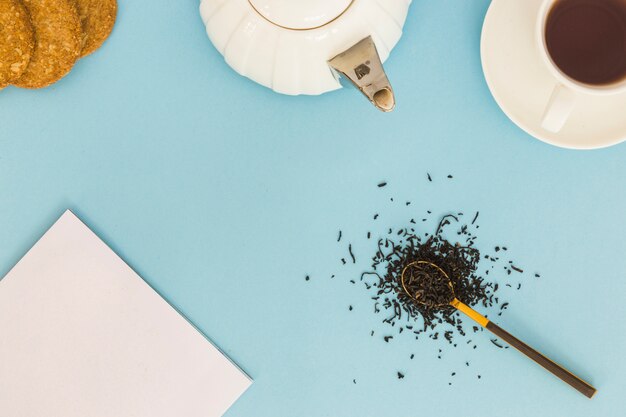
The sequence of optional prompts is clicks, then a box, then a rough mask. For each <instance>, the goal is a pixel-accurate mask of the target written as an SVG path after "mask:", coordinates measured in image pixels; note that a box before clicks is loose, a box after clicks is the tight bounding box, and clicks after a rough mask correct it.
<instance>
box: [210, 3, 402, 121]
mask: <svg viewBox="0 0 626 417" xmlns="http://www.w3.org/2000/svg"><path fill="white" fill-rule="evenodd" d="M410 4H411V0H202V2H201V4H200V13H201V15H202V19H203V21H204V24H205V25H206V28H207V33H208V35H209V38H210V39H211V41H212V42H213V44H214V45H215V47H216V48H217V49H218V50H219V51H220V53H221V54H222V55H224V58H225V60H226V62H227V63H228V65H230V66H231V67H232V68H233V69H234V70H235V71H237V72H238V73H240V74H242V75H244V76H246V77H248V78H250V79H252V80H253V81H255V82H257V83H259V84H262V85H264V86H266V87H269V88H271V89H273V90H274V91H276V92H279V93H283V94H292V95H296V94H312V95H316V94H322V93H325V92H327V91H331V90H336V89H338V88H340V87H341V84H340V82H339V75H340V74H341V75H344V76H345V77H346V78H348V79H349V80H350V81H351V82H352V83H353V84H354V85H355V86H357V87H358V88H359V89H360V90H361V91H362V92H363V94H365V96H366V97H367V98H368V99H369V100H370V101H371V102H372V103H373V104H374V105H375V106H376V107H377V108H379V109H380V110H383V111H390V110H392V109H393V107H394V105H395V99H394V96H393V90H392V88H391V85H390V84H389V81H388V79H387V76H386V75H385V72H384V70H383V66H382V63H383V62H384V61H385V60H386V59H387V57H388V56H389V53H390V52H391V50H392V49H393V47H394V46H395V45H396V43H397V42H398V40H399V39H400V36H401V35H402V27H403V26H404V22H405V20H406V16H407V12H408V9H409V5H410Z"/></svg>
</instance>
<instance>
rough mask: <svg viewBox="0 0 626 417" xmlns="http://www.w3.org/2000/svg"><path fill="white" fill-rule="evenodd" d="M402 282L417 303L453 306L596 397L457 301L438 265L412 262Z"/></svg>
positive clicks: (571, 376)
mask: <svg viewBox="0 0 626 417" xmlns="http://www.w3.org/2000/svg"><path fill="white" fill-rule="evenodd" d="M401 281H402V288H403V289H404V291H405V292H406V293H407V295H408V296H409V297H411V298H412V299H413V300H415V302H417V303H420V304H422V305H425V306H427V307H430V308H441V307H444V306H448V305H451V306H452V307H454V308H456V309H457V310H459V311H460V312H462V313H464V314H465V315H467V316H468V317H469V318H471V319H472V320H474V321H475V322H476V323H478V324H480V325H481V326H482V327H484V328H486V329H487V330H489V331H491V332H492V333H493V334H495V335H496V336H498V337H499V338H500V339H502V340H504V341H506V342H507V343H508V344H510V345H511V346H513V347H514V348H515V349H517V350H519V351H520V352H522V353H523V354H524V355H526V356H528V357H529V358H530V359H532V360H533V361H535V362H537V363H538V364H539V365H541V366H543V367H544V368H545V369H546V370H548V371H550V372H552V374H554V375H555V376H556V377H558V378H560V379H561V380H562V381H564V382H566V383H567V384H569V385H570V386H572V387H573V388H574V389H576V390H578V391H579V392H580V393H581V394H583V395H585V396H586V397H587V398H591V397H593V396H594V394H595V393H596V389H595V388H594V387H592V386H591V385H589V384H588V383H586V382H585V381H583V380H582V379H580V378H578V377H577V376H576V375H574V374H573V373H571V372H570V371H568V370H567V369H565V368H563V367H562V366H560V365H558V364H556V363H555V362H553V361H551V360H550V359H548V358H547V357H545V356H543V355H542V354H541V353H539V352H537V351H536V350H535V349H533V348H531V347H530V346H528V345H527V344H526V343H524V342H522V341H521V340H519V339H517V338H516V337H515V336H512V335H511V334H510V333H508V332H507V331H505V330H504V329H502V328H501V327H500V326H498V325H496V324H495V323H494V322H492V321H490V320H488V319H487V318H486V317H484V316H483V315H481V314H480V313H478V312H477V311H475V310H474V309H473V308H471V307H469V306H468V305H466V304H464V303H462V302H461V301H460V300H459V299H458V298H456V295H455V293H454V286H453V285H452V281H450V277H449V276H448V274H446V272H445V271H444V270H443V269H441V268H440V267H439V266H437V265H436V264H434V263H431V262H427V261H415V262H411V263H410V264H408V265H407V266H406V267H404V269H403V270H402V276H401ZM427 290H428V291H427Z"/></svg>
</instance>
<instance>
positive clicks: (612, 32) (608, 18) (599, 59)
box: [536, 0, 626, 132]
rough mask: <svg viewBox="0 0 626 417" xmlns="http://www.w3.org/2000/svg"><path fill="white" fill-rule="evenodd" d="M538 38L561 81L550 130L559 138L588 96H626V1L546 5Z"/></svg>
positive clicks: (545, 122) (549, 110)
mask: <svg viewBox="0 0 626 417" xmlns="http://www.w3.org/2000/svg"><path fill="white" fill-rule="evenodd" d="M536 37H537V43H538V45H539V50H540V53H541V56H542V58H543V60H544V62H545V64H546V66H547V67H548V69H549V70H550V72H551V73H552V74H553V76H554V77H555V79H556V85H555V87H554V90H553V92H552V95H551V97H550V99H549V101H548V103H547V106H546V109H545V111H544V114H543V118H542V122H541V124H542V127H543V128H544V129H546V130H548V131H550V132H559V131H560V130H561V129H562V128H563V126H564V125H565V123H566V122H567V120H568V119H569V117H570V115H571V113H572V110H573V109H574V107H575V105H576V102H577V101H578V100H585V95H612V94H618V93H622V92H626V0H544V2H543V4H542V5H541V8H540V9H539V15H538V18H537V30H536ZM615 110H616V111H623V109H615Z"/></svg>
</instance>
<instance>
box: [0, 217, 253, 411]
mask: <svg viewBox="0 0 626 417" xmlns="http://www.w3.org/2000/svg"><path fill="white" fill-rule="evenodd" d="M250 383H251V381H250V378H248V377H247V376H246V375H245V374H244V373H243V372H242V371H241V370H239V369H238V368H237V367H236V366H235V365H234V364H233V363H232V362H230V360H229V359H228V358H226V357H225V356H224V355H223V354H222V353H221V352H220V351H219V350H218V349H217V348H215V347H214V346H213V345H212V344H211V343H210V342H209V341H208V340H207V339H206V338H205V337H204V336H203V335H202V334H201V333H200V332H199V331H198V330H196V329H195V328H194V327H193V326H192V325H191V324H190V323H189V322H188V321H187V320H186V319H185V318H184V317H182V316H181V315H180V314H179V313H178V312H177V311H176V310H175V309H174V308H173V307H171V306H170V305H169V304H168V303H167V302H166V301H165V300H163V298H161V297H160V296H159V295H158V294H157V293H156V292H155V291H154V290H153V289H152V288H151V287H150V286H149V285H148V284H146V283H145V282H144V281H143V280H142V279H141V278H140V277H139V276H138V275H137V274H136V273H135V272H134V271H133V270H132V269H131V268H130V267H129V266H128V265H126V264H125V263H124V261H122V260H121V259H120V258H119V257H118V256H117V255H116V254H115V253H114V252H113V251H112V250H111V249H110V248H109V247H107V246H106V245H105V244H104V243H103V242H102V241H101V240H100V239H98V237H97V236H96V235H95V234H94V233H93V232H91V230H89V228H87V226H85V225H84V224H83V223H82V222H81V221H80V220H79V219H78V218H77V217H76V216H74V215H73V214H72V213H71V212H69V211H67V212H66V213H65V214H64V215H63V216H62V217H61V218H60V219H59V220H58V221H57V222H56V223H55V224H54V226H52V228H51V229H50V230H49V231H48V232H47V233H46V234H45V235H44V236H43V237H42V238H41V240H40V241H39V242H37V244H36V245H35V246H34V247H33V248H32V249H31V250H30V251H29V252H28V253H27V254H26V255H25V256H24V258H22V260H21V261H20V262H19V263H18V264H17V265H16V266H15V267H14V268H13V269H12V270H11V271H10V272H9V273H8V274H7V275H6V277H5V278H4V279H2V280H1V281H0V416H2V417H218V416H221V415H222V414H223V413H224V412H225V411H226V410H227V409H228V408H229V407H230V406H231V405H232V403H233V402H234V401H235V400H236V399H237V398H238V397H239V396H240V395H241V394H242V393H243V392H244V391H245V390H246V388H247V387H248V386H249V385H250Z"/></svg>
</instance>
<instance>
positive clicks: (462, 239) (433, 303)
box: [306, 174, 539, 385]
mask: <svg viewBox="0 0 626 417" xmlns="http://www.w3.org/2000/svg"><path fill="white" fill-rule="evenodd" d="M453 178H454V177H453V176H452V175H448V176H447V180H448V181H450V180H453ZM427 180H428V182H429V183H432V182H433V180H434V178H433V177H432V176H431V175H430V174H427ZM386 186H387V182H386V181H383V182H380V183H378V184H377V187H378V188H379V189H384V188H386ZM389 201H390V202H391V203H394V198H390V199H389ZM395 203H398V204H402V205H403V206H406V207H407V210H408V207H409V206H410V205H411V202H410V201H406V200H399V201H398V200H397V199H396V201H395ZM411 211H412V212H413V210H411ZM426 213H427V214H424V215H423V216H420V217H416V218H417V219H418V220H421V221H420V222H419V223H418V222H417V221H416V220H415V218H413V219H410V220H409V221H408V222H406V225H407V226H406V227H402V228H399V229H397V228H386V229H384V232H383V233H382V236H381V237H379V238H378V239H377V240H376V236H375V233H372V232H371V231H368V232H367V233H366V234H365V237H366V238H367V240H368V241H371V242H372V243H374V249H373V250H374V254H373V256H372V257H371V263H370V265H369V267H368V268H367V270H366V271H365V272H363V273H362V274H361V275H360V277H358V276H357V277H354V276H353V275H352V278H350V279H349V282H350V283H351V284H352V285H355V286H360V285H363V286H364V287H365V289H366V290H367V291H368V292H369V293H370V298H371V300H372V302H373V311H374V313H376V314H378V315H381V316H383V318H382V321H383V323H385V324H387V325H388V326H390V327H389V328H388V330H387V331H383V332H380V331H376V332H375V331H374V330H371V332H370V336H372V337H374V336H375V334H376V335H377V336H378V337H380V338H381V339H382V340H383V341H384V342H385V343H392V342H393V340H394V337H399V336H401V337H406V336H411V337H414V338H415V339H421V338H428V339H431V340H433V341H441V342H442V343H444V345H446V346H450V347H454V348H456V347H457V346H460V347H463V346H468V347H469V348H470V349H472V350H473V349H476V348H477V346H478V344H479V343H478V338H476V340H473V338H472V335H473V334H474V333H477V332H481V331H483V329H482V328H481V327H480V326H479V325H477V324H476V323H474V322H473V321H472V320H471V319H469V318H467V317H465V316H464V315H462V314H461V313H460V312H458V311H457V310H456V309H455V308H454V307H452V306H451V305H449V303H450V301H452V298H453V297H456V298H457V299H459V300H460V301H461V302H463V303H465V304H467V305H469V306H471V307H476V309H477V310H478V311H479V312H480V313H481V314H483V315H484V316H485V317H489V314H492V315H496V314H497V315H498V316H501V315H502V313H503V312H504V311H505V310H506V309H507V308H508V306H509V302H507V301H503V300H501V299H500V298H504V297H505V296H507V295H509V294H510V291H513V290H520V289H521V288H522V283H521V280H518V277H521V276H522V275H523V273H524V271H523V269H522V268H520V267H519V266H517V265H516V264H514V262H513V261H512V260H507V259H505V258H506V254H507V253H508V249H507V247H506V246H502V245H498V246H495V247H493V250H492V251H487V250H483V252H482V253H481V251H479V249H478V248H477V247H476V240H477V237H476V235H475V233H476V232H477V230H478V229H479V227H480V226H479V225H478V224H477V220H478V217H479V213H478V212H476V213H475V214H473V215H472V216H471V217H469V219H471V221H468V222H464V221H463V219H464V214H463V213H462V212H455V213H453V214H448V215H445V216H443V217H442V218H440V219H438V220H439V221H438V223H437V226H436V227H434V228H430V229H424V227H423V226H425V225H427V224H430V222H429V219H430V217H431V216H432V215H433V214H432V212H431V211H430V210H428V211H427V212H426ZM372 220H373V221H374V222H377V223H380V221H381V217H380V214H379V213H376V214H374V215H373V217H372ZM418 224H419V226H418ZM420 226H422V227H420ZM378 229H379V228H378ZM433 229H434V230H433ZM336 241H337V242H338V244H340V245H342V246H343V245H345V249H344V250H345V252H344V255H343V256H342V257H341V258H340V264H341V266H342V267H349V266H351V265H353V264H357V253H356V252H355V250H354V248H353V245H352V243H351V242H350V241H349V236H346V234H345V233H343V232H342V231H339V232H338V234H337V235H336ZM488 252H490V253H488ZM415 265H419V268H417V267H415ZM403 272H404V280H403ZM490 272H491V275H490ZM335 276H336V275H332V276H331V278H335ZM534 276H535V277H536V278H539V274H536V273H535V275H534ZM442 277H444V278H445V279H442ZM309 279H310V277H309V276H308V275H307V276H306V280H307V281H309ZM496 281H499V283H498V282H496ZM418 299H419V300H420V301H421V302H417V301H416V300H418ZM347 310H348V311H350V312H352V311H353V306H352V305H350V306H348V309H347ZM464 319H465V322H467V323H464ZM487 340H490V341H491V343H492V344H493V345H494V346H496V347H498V348H501V349H507V348H508V346H507V345H506V344H504V343H501V342H499V341H498V339H496V338H494V337H491V338H490V339H488V338H485V341H487ZM487 343H489V342H487ZM439 346H440V348H439V349H438V353H437V357H438V358H439V359H442V357H443V355H444V351H443V350H442V349H441V348H443V347H444V346H441V345H439ZM414 357H415V354H413V353H411V354H410V355H409V359H410V360H413V359H414ZM465 367H467V368H469V367H470V362H469V361H465ZM405 375H407V374H406V372H404V371H402V372H400V371H397V378H398V379H404V378H405ZM450 375H451V376H452V377H454V376H455V375H456V371H455V372H451V374H450ZM476 377H477V378H478V379H481V375H480V374H476ZM354 383H355V384H356V380H354ZM449 384H450V385H451V384H452V383H451V382H450V383H449Z"/></svg>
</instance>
